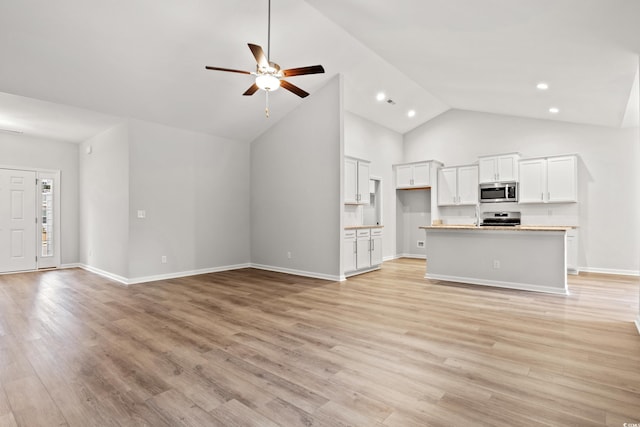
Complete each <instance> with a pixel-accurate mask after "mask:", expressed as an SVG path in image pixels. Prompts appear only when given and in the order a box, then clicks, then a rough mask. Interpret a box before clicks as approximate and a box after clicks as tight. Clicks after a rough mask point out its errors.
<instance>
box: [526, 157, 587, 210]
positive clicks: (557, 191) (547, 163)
mask: <svg viewBox="0 0 640 427" xmlns="http://www.w3.org/2000/svg"><path fill="white" fill-rule="evenodd" d="M577 181H578V159H577V157H576V156H558V157H549V158H540V159H528V160H522V161H521V162H520V184H519V185H520V194H519V198H518V199H519V203H563V202H577V201H578V188H577Z"/></svg>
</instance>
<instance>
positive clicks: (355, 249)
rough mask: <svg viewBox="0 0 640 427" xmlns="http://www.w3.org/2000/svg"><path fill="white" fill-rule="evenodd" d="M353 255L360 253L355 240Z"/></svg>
mask: <svg viewBox="0 0 640 427" xmlns="http://www.w3.org/2000/svg"><path fill="white" fill-rule="evenodd" d="M353 253H354V254H357V253H358V243H357V242H356V241H355V240H354V241H353Z"/></svg>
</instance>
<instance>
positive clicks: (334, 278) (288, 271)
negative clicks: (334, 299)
mask: <svg viewBox="0 0 640 427" xmlns="http://www.w3.org/2000/svg"><path fill="white" fill-rule="evenodd" d="M249 267H251V268H257V269H258V270H266V271H275V272H276V273H286V274H293V275H294V276H303V277H311V278H313V279H324V280H331V281H332V282H339V281H341V279H342V277H341V276H340V275H332V274H324V273H315V272H312V271H304V270H295V269H291V268H283V267H275V266H272V265H263V264H250V265H249Z"/></svg>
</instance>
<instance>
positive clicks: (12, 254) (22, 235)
mask: <svg viewBox="0 0 640 427" xmlns="http://www.w3.org/2000/svg"><path fill="white" fill-rule="evenodd" d="M35 212H36V173H35V172H33V171H21V170H12V169H0V272H2V273H6V272H11V271H23V270H35V269H36V265H37V264H36V215H35Z"/></svg>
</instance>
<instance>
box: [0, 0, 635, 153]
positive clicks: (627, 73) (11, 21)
mask: <svg viewBox="0 0 640 427" xmlns="http://www.w3.org/2000/svg"><path fill="white" fill-rule="evenodd" d="M272 3H273V4H272V36H271V47H272V49H271V53H272V55H271V57H272V58H271V59H272V60H274V61H275V62H277V63H279V64H280V65H281V66H282V67H283V68H292V67H298V66H304V65H315V64H322V65H323V66H324V67H325V69H326V74H321V75H311V76H299V77H294V78H291V80H290V81H291V82H292V83H294V84H296V85H298V86H300V87H301V88H303V89H305V90H307V91H309V92H311V94H312V95H311V96H313V92H314V91H315V90H317V89H318V88H319V87H321V86H322V85H323V84H324V83H325V82H326V81H327V80H328V79H330V78H331V77H332V76H334V75H335V74H337V73H342V74H344V77H345V106H346V108H347V109H348V110H350V111H352V112H354V113H356V114H359V115H361V116H363V117H366V118H368V119H370V120H373V121H376V122H378V123H381V124H383V125H384V126H387V127H389V128H391V129H394V130H396V131H398V132H401V133H404V132H407V131H409V130H411V129H412V128H414V127H416V126H418V125H419V124H421V123H423V122H425V121H427V120H429V119H431V118H433V117H435V116H437V115H438V114H441V113H442V112H444V111H446V110H447V109H449V108H458V109H468V110H476V111H486V112H493V113H500V114H510V115H517V116H523V117H534V118H544V119H552V120H563V121H569V122H577V123H589V124H596V125H604V126H614V127H618V126H620V125H621V124H622V123H623V120H624V118H625V112H626V111H627V110H628V105H630V104H632V103H630V102H629V99H630V93H631V88H632V86H633V84H634V79H635V78H636V73H637V69H638V55H637V53H638V52H640V26H638V25H637V22H636V20H637V17H638V16H640V1H637V0H483V1H481V2H480V1H477V0H397V1H394V2H389V1H388V0H366V1H365V0H306V1H304V0H272ZM266 17H267V1H266V0H182V1H180V2H175V1H166V0H110V1H108V2H104V1H97V0H56V1H55V2H52V1H45V0H3V1H2V2H0V52H2V53H3V59H2V66H1V67H0V92H4V93H5V94H7V95H4V96H0V124H2V123H9V124H11V123H13V124H14V126H16V127H22V128H21V129H20V130H23V131H24V132H25V134H33V135H38V136H47V137H52V138H56V139H66V140H70V141H80V140H82V139H84V138H86V135H88V134H91V133H93V134H95V133H98V132H100V131H101V130H104V129H105V127H108V126H112V125H113V123H115V122H117V121H118V120H121V119H122V118H136V119H141V120H148V121H152V122H158V123H162V124H166V125H169V126H175V127H180V128H185V129H192V130H196V131H200V132H206V133H209V134H214V135H218V136H223V137H227V138H232V139H237V140H244V141H249V140H252V139H254V138H255V137H256V136H257V135H259V134H260V133H262V132H263V131H264V130H266V129H267V128H268V127H269V126H270V125H272V124H273V123H275V122H276V121H277V120H279V119H280V118H282V117H283V116H284V115H286V114H287V113H288V112H289V111H291V110H292V109H294V108H295V107H296V106H298V105H299V104H300V103H301V102H305V101H304V100H302V99H300V98H298V97H296V96H295V95H293V94H291V93H288V92H286V91H284V90H282V89H281V90H279V91H278V92H276V93H273V94H272V95H271V96H270V104H271V106H270V107H271V108H270V110H271V118H270V119H266V118H265V117H264V106H265V96H264V93H262V92H258V93H256V94H255V95H254V96H252V97H244V96H242V93H243V92H244V91H245V90H246V89H247V88H248V87H249V86H250V85H251V83H252V79H251V77H250V76H246V75H241V74H233V73H222V72H216V71H207V70H205V69H204V67H205V65H213V66H221V67H228V68H236V69H244V70H253V68H254V66H255V62H254V60H253V58H252V55H251V53H250V51H249V49H248V47H247V45H246V44H247V43H248V42H252V43H257V44H260V45H262V46H263V47H265V49H266V45H267V40H266V38H267V37H266V33H267V25H266V24H267V22H266ZM541 80H544V81H546V82H548V83H549V85H550V90H548V91H547V92H544V93H543V92H539V91H536V89H535V84H536V83H537V82H538V81H541ZM380 90H383V91H385V93H386V94H387V95H388V97H389V98H391V99H393V100H394V101H395V105H390V104H387V103H385V102H378V101H376V100H375V95H376V93H377V92H378V91H380ZM8 94H10V95H8ZM59 105H62V106H63V107H60V106H59ZM550 106H556V107H558V108H560V113H559V114H558V115H555V116H550V115H549V113H548V108H549V107H550ZM409 109H415V110H416V113H417V114H416V117H414V118H411V119H410V118H408V117H407V116H406V112H407V110H409ZM93 112H95V114H96V115H95V116H94V115H93ZM61 117H64V118H61ZM0 127H7V126H6V125H4V126H0ZM65 129H67V130H66V131H65Z"/></svg>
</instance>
